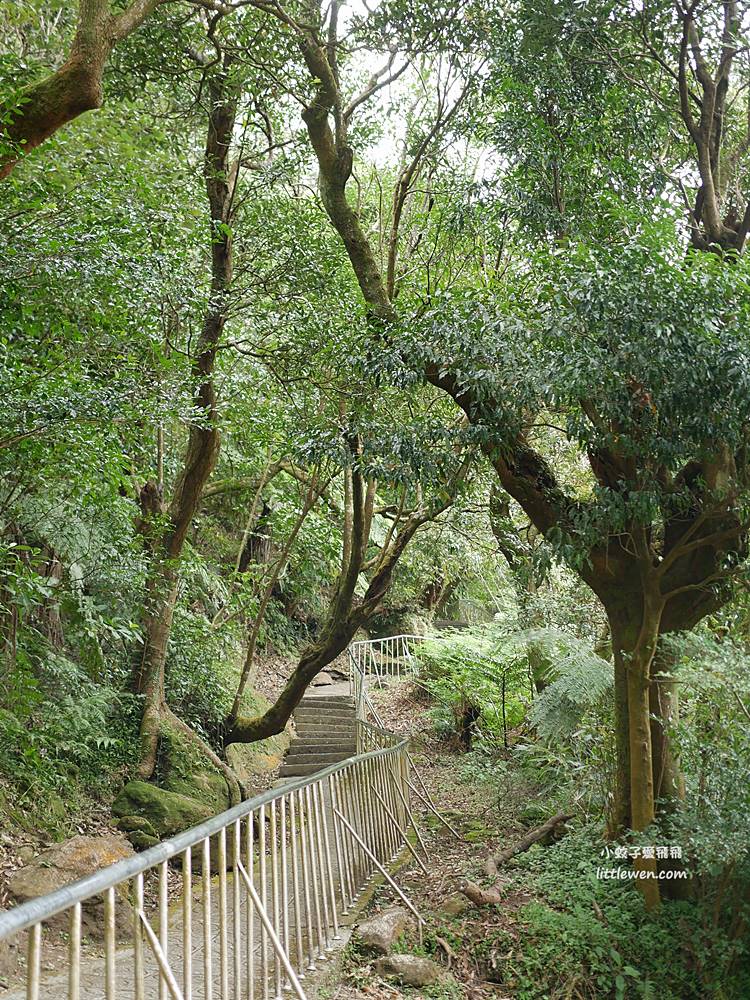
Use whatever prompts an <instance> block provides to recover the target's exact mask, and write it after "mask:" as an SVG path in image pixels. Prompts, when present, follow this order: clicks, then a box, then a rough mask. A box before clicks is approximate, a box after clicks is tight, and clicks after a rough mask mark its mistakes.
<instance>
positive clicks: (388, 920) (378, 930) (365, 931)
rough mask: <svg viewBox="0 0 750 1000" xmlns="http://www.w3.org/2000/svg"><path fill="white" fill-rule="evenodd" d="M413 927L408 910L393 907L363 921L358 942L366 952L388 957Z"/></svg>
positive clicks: (358, 934) (359, 928)
mask: <svg viewBox="0 0 750 1000" xmlns="http://www.w3.org/2000/svg"><path fill="white" fill-rule="evenodd" d="M413 926H414V922H413V920H412V918H411V917H410V916H409V913H408V911H407V910H404V909H403V908H402V907H400V906H392V907H391V908H390V909H388V910H381V911H380V913H376V914H375V915H374V916H372V917H368V918H367V919H366V920H363V921H362V922H361V923H360V924H359V926H358V927H357V941H358V943H359V945H360V947H361V948H363V949H364V950H365V951H373V952H377V953H378V954H380V955H387V954H388V953H389V952H390V950H391V948H393V946H394V945H395V943H396V941H397V940H398V939H399V938H400V937H401V935H402V934H405V933H406V932H407V931H408V930H410V929H411V928H412V927H413Z"/></svg>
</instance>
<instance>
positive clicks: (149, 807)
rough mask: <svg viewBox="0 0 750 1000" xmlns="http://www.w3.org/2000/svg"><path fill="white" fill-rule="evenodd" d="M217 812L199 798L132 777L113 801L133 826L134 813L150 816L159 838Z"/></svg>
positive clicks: (114, 807)
mask: <svg viewBox="0 0 750 1000" xmlns="http://www.w3.org/2000/svg"><path fill="white" fill-rule="evenodd" d="M214 812H215V810H214V809H212V808H211V806H210V805H207V804H206V803H205V802H201V801H199V800H198V799H197V798H193V797H191V796H188V795H183V794H181V793H180V792H170V791H169V790H167V789H165V788H158V787H157V786H156V785H151V784H149V783H148V782H147V781H129V782H128V783H127V785H125V787H124V788H123V790H122V791H121V792H120V794H119V795H118V796H117V798H116V799H115V801H114V802H113V803H112V813H113V815H115V816H117V817H118V818H123V819H124V818H126V817H127V819H128V820H129V821H130V825H131V827H132V819H133V817H139V818H141V819H145V820H147V822H148V824H149V825H150V829H151V830H153V831H154V835H155V836H156V837H157V838H158V839H159V840H163V839H164V838H166V837H173V836H174V835H175V834H176V833H181V832H182V831H183V830H187V829H188V827H191V826H195V825H196V824H197V823H202V822H203V821H204V820H207V819H208V818H209V817H210V816H213V814H214ZM140 831H141V832H147V833H148V832H149V829H148V827H143V826H141V827H140Z"/></svg>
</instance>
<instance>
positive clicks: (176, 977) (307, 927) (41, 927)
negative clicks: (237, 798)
mask: <svg viewBox="0 0 750 1000" xmlns="http://www.w3.org/2000/svg"><path fill="white" fill-rule="evenodd" d="M418 638H419V637H416V636H399V637H394V638H393V639H388V640H378V641H376V648H375V649H374V650H373V649H369V650H364V648H363V644H361V643H354V644H353V646H354V647H356V648H355V650H354V652H353V653H352V652H351V651H350V662H352V663H354V664H356V667H355V668H354V669H353V671H352V685H353V690H354V691H355V696H356V698H357V707H358V711H357V755H356V756H355V757H352V758H350V759H349V760H346V761H344V762H342V763H340V764H334V765H332V766H330V767H327V768H325V769H324V770H321V771H319V772H318V773H316V774H314V775H312V776H310V777H307V778H300V779H298V780H293V781H290V782H289V783H287V784H285V785H284V786H283V787H281V788H278V789H273V790H271V791H268V792H264V793H263V794H262V795H259V796H256V797H255V798H252V799H249V800H248V801H246V802H242V803H240V804H239V805H237V806H235V807H234V808H232V809H229V810H227V811H226V812H224V813H221V814H220V815H217V816H214V817H212V818H211V819H209V820H207V821H206V822H205V823H201V824H199V825H198V826H194V827H192V828H191V829H189V830H186V831H185V832H184V833H181V834H178V835H177V836H176V837H172V838H171V839H169V840H166V841H164V842H162V843H160V844H158V845H156V846H155V847H152V848H150V849H148V850H146V851H143V852H142V853H141V854H138V855H136V856H134V857H132V858H128V859H126V860H124V861H120V862H118V863H116V864H114V865H110V866H109V867H107V868H104V869H102V870H101V871H98V872H95V873H94V874H93V875H89V876H88V877H86V878H83V879H80V880H79V881H77V882H74V883H72V884H70V885H68V886H65V887H63V888H62V889H59V890H57V891H56V892H52V893H50V894H49V895H46V896H42V897H40V898H38V899H35V900H32V901H30V902H27V903H24V904H22V905H20V906H18V907H16V908H14V909H12V910H9V911H7V912H4V913H0V943H8V945H9V946H11V947H12V946H13V944H14V943H15V945H16V946H20V947H23V948H24V949H25V951H26V965H25V969H24V970H23V976H22V979H19V982H18V988H13V987H12V986H11V987H10V988H9V990H8V991H7V992H5V993H4V992H3V991H2V990H1V989H0V998H4V1000H20V998H22V997H25V998H26V1000H42V998H49V1000H53V998H54V1000H58V998H62V997H67V998H68V1000H102V998H103V1000H120V998H125V997H128V998H131V997H132V998H133V1000H147V998H149V1000H150V998H152V997H153V998H154V1000H155V998H157V997H158V1000H166V998H167V997H171V998H172V1000H198V998H202V1000H240V998H242V1000H255V998H256V997H257V998H258V1000H260V998H263V1000H269V998H270V997H271V996H273V997H274V998H275V1000H280V998H281V997H282V996H283V991H284V990H285V989H291V990H292V992H293V993H294V995H296V996H297V997H298V998H300V1000H305V992H304V986H303V982H304V978H305V975H306V973H308V972H310V971H312V970H313V969H315V968H316V965H317V963H318V962H319V961H321V960H324V959H325V958H326V956H327V954H328V953H329V952H330V951H331V949H332V948H333V944H334V941H336V940H337V939H338V938H339V936H340V934H339V932H340V926H341V921H342V918H344V917H345V916H346V915H347V914H348V913H349V912H350V910H351V909H352V908H353V907H354V906H355V904H356V901H357V899H358V897H359V895H360V894H361V892H362V891H363V889H364V888H365V887H366V885H367V884H368V882H369V881H370V879H371V878H372V877H373V876H374V875H375V874H376V873H380V874H381V875H382V876H383V877H384V878H385V879H386V881H388V882H389V884H390V885H391V886H392V888H393V889H394V890H395V891H396V892H397V894H398V895H399V896H400V897H401V899H402V900H403V902H404V903H405V904H406V905H407V906H408V907H409V908H410V909H411V910H412V911H413V912H414V914H415V916H416V917H417V920H418V922H419V924H420V926H421V918H420V917H419V914H418V913H417V912H416V910H414V908H413V906H412V904H411V903H410V901H409V900H408V899H407V898H406V897H405V896H404V894H403V893H402V892H401V890H400V889H399V888H398V886H397V885H396V884H395V883H394V882H393V880H392V878H391V877H390V875H389V874H388V871H387V865H388V864H389V863H390V862H392V861H393V860H394V859H395V857H396V856H397V855H398V854H399V853H400V852H401V850H402V849H403V848H404V847H408V848H409V849H410V850H412V852H413V848H412V846H411V844H410V842H409V838H408V830H409V827H410V826H411V825H412V824H413V823H414V817H413V815H412V812H411V808H410V805H409V799H410V791H412V790H415V791H416V789H415V787H414V785H413V784H412V782H411V780H410V758H409V755H408V751H407V744H406V741H405V740H401V739H399V738H398V737H397V736H394V735H393V734H392V733H389V732H388V731H387V730H386V729H385V728H384V727H383V726H382V723H381V722H380V720H379V719H378V718H377V713H376V712H375V710H374V706H372V703H371V702H370V699H369V696H368V695H367V690H366V679H367V675H368V673H369V672H371V670H372V665H373V664H377V667H376V669H375V670H374V671H372V672H374V673H375V674H376V675H377V676H379V677H381V678H382V677H383V676H386V674H387V675H391V676H399V677H400V676H403V675H404V674H405V673H407V672H408V671H409V669H410V662H411V651H410V648H409V643H410V642H411V640H414V639H418ZM396 640H398V641H396ZM401 640H403V641H401ZM378 644H379V645H378ZM364 645H366V644H364ZM399 659H402V660H403V662H402V663H400V664H399V663H398V662H397V661H398V660H399ZM360 663H361V664H364V666H363V667H362V668H361V669H360ZM355 675H356V676H355ZM368 703H369V705H370V706H371V708H372V711H373V712H374V716H373V717H374V719H375V724H373V722H369V721H367V719H366V718H365V709H366V706H367V704H368ZM417 794H420V796H421V793H419V792H417ZM420 863H421V862H420ZM175 866H176V870H175ZM212 871H215V872H217V874H216V876H215V877H214V876H212ZM175 880H177V882H178V885H177V886H175V884H174V883H175ZM90 914H93V915H94V919H95V921H97V922H100V923H101V925H102V928H101V936H102V937H103V949H102V950H101V951H99V952H97V950H96V949H94V948H92V947H87V943H86V940H85V937H86V928H87V926H88V923H87V920H84V917H85V916H86V917H88V916H89V915H90ZM23 938H25V941H24V940H22V939H23ZM63 948H64V950H65V960H64V961H60V952H61V949H63ZM48 953H49V954H50V955H51V956H52V958H53V964H54V963H57V965H58V967H59V969H58V971H57V972H55V971H53V972H52V973H51V974H45V975H44V976H43V975H42V969H43V967H44V965H45V964H47V963H46V959H45V955H46V954H48Z"/></svg>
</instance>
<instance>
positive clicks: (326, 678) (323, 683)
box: [312, 670, 333, 687]
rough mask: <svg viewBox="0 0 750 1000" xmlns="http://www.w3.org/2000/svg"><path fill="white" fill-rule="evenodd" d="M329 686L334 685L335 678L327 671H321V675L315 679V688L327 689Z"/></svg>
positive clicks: (313, 681)
mask: <svg viewBox="0 0 750 1000" xmlns="http://www.w3.org/2000/svg"><path fill="white" fill-rule="evenodd" d="M329 684H333V677H331V675H330V674H329V673H328V671H327V670H321V672H320V673H319V674H316V675H315V677H313V680H312V686H313V687H327V686H328V685H329Z"/></svg>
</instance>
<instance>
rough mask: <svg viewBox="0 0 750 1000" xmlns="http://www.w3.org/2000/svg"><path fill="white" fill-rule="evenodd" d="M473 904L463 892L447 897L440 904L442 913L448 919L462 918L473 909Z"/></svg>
mask: <svg viewBox="0 0 750 1000" xmlns="http://www.w3.org/2000/svg"><path fill="white" fill-rule="evenodd" d="M471 906H472V904H471V902H470V901H469V900H468V899H467V898H466V896H464V894H463V893H461V892H454V893H452V894H451V895H450V896H446V897H445V899H444V900H443V902H442V903H441V904H440V912H441V913H444V914H445V916H446V917H460V916H463V914H464V913H466V911H467V910H470V909H471Z"/></svg>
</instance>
